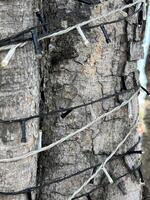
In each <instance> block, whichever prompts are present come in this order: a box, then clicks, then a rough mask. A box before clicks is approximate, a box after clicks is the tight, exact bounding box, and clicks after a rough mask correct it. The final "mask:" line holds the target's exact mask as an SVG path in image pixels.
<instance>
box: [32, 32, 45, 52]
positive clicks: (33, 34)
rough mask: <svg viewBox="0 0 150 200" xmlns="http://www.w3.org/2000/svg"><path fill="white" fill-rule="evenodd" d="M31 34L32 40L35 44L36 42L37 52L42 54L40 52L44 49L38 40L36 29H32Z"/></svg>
mask: <svg viewBox="0 0 150 200" xmlns="http://www.w3.org/2000/svg"><path fill="white" fill-rule="evenodd" d="M31 34H32V41H33V44H34V49H35V53H36V54H37V55H40V54H42V50H41V47H40V43H39V41H38V36H37V31H36V30H35V29H34V30H31Z"/></svg>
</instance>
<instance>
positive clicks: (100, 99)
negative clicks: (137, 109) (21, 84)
mask: <svg viewBox="0 0 150 200" xmlns="http://www.w3.org/2000/svg"><path fill="white" fill-rule="evenodd" d="M135 89H136V88H132V89H128V90H124V91H121V92H117V93H115V94H110V95H108V96H105V97H102V98H99V99H96V100H94V101H90V102H87V103H84V104H80V105H77V106H72V107H68V108H61V109H58V110H52V111H50V112H47V113H40V114H38V115H33V116H30V117H24V118H18V119H0V123H15V122H22V121H28V120H31V119H35V118H40V117H46V116H50V115H53V114H57V113H64V112H68V111H70V110H71V111H73V110H75V109H78V108H82V107H86V106H89V105H92V104H95V103H98V102H102V101H104V100H107V99H110V98H113V97H116V96H118V95H123V94H126V93H128V92H131V91H133V90H135Z"/></svg>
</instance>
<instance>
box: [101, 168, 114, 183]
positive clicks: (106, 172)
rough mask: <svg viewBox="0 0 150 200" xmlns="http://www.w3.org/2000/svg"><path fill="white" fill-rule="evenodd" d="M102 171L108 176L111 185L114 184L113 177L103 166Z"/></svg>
mask: <svg viewBox="0 0 150 200" xmlns="http://www.w3.org/2000/svg"><path fill="white" fill-rule="evenodd" d="M102 170H103V172H104V173H105V175H106V176H107V178H108V181H109V182H110V184H112V183H113V182H114V181H113V179H112V178H111V176H110V175H109V173H108V171H107V169H106V168H105V167H104V166H103V167H102Z"/></svg>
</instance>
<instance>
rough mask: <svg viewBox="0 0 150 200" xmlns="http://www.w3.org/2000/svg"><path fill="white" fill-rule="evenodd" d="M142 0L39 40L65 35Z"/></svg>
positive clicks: (141, 0) (142, 0)
mask: <svg viewBox="0 0 150 200" xmlns="http://www.w3.org/2000/svg"><path fill="white" fill-rule="evenodd" d="M141 2H145V0H138V1H136V2H134V3H130V4H128V5H125V6H123V7H121V8H118V9H116V10H113V11H111V12H109V13H107V14H103V15H100V16H97V17H94V18H91V19H89V20H87V21H84V22H81V23H79V24H76V25H74V26H71V27H68V28H67V29H65V30H61V31H58V32H55V33H52V34H49V35H46V36H44V37H41V38H39V41H40V40H44V39H47V38H51V37H55V36H58V35H63V34H65V33H68V32H70V31H72V30H74V29H77V28H78V27H82V26H85V25H87V24H89V23H91V22H95V21H97V20H100V19H101V18H105V17H108V16H110V15H113V14H115V13H116V12H121V11H123V10H124V9H126V8H130V7H132V6H134V5H136V4H138V3H141Z"/></svg>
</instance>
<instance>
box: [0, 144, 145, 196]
mask: <svg viewBox="0 0 150 200" xmlns="http://www.w3.org/2000/svg"><path fill="white" fill-rule="evenodd" d="M134 146H135V145H134ZM141 153H142V151H132V152H131V151H130V152H128V151H127V152H125V153H123V154H118V155H114V156H113V157H112V158H111V159H110V160H109V161H108V162H110V161H112V160H115V159H120V158H121V157H125V156H127V155H131V154H141ZM101 164H102V163H99V164H96V165H94V166H90V167H88V168H85V169H83V170H80V171H78V172H76V173H73V174H70V175H68V176H65V177H60V178H57V179H54V180H52V181H51V182H49V183H45V184H40V185H38V186H34V187H29V188H26V189H23V190H20V191H17V192H0V195H8V196H10V195H19V194H30V192H31V191H34V190H39V189H42V188H43V187H46V186H50V185H52V184H55V183H60V182H63V181H65V180H67V179H69V178H72V177H74V176H77V175H80V174H82V173H84V172H86V171H89V170H90V169H94V168H97V167H99V166H100V165H101Z"/></svg>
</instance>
